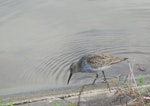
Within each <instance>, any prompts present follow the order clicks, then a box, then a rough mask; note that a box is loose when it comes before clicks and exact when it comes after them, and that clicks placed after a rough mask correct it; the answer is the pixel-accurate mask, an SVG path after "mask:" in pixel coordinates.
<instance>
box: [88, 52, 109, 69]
mask: <svg viewBox="0 0 150 106" xmlns="http://www.w3.org/2000/svg"><path fill="white" fill-rule="evenodd" d="M110 60H111V59H110V58H109V57H106V56H104V55H103V54H101V55H88V56H87V58H86V62H87V64H88V65H90V66H91V67H93V68H99V67H103V66H105V65H107V64H108V65H109V62H108V61H110Z"/></svg>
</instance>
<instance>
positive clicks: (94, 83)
mask: <svg viewBox="0 0 150 106" xmlns="http://www.w3.org/2000/svg"><path fill="white" fill-rule="evenodd" d="M97 78H98V73H96V77H95V79H94V81H93V83H92V85H94V84H95V81H96V80H97Z"/></svg>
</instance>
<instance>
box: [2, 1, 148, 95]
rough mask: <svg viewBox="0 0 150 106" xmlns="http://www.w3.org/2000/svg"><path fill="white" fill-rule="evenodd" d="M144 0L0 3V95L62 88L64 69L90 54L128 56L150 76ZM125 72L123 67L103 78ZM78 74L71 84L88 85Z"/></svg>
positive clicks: (90, 76) (89, 77) (86, 77)
mask: <svg viewBox="0 0 150 106" xmlns="http://www.w3.org/2000/svg"><path fill="white" fill-rule="evenodd" d="M149 34H150V1H148V0H142V1H141V0H126V1H124V0H113V1H112V0H105V1H104V0H99V1H98V0H82V1H81V0H75V1H70V0H45V1H43V0H26V1H25V0H0V95H6V94H14V93H18V92H28V91H33V90H39V89H47V88H58V87H65V86H67V85H66V83H67V78H68V75H69V70H68V69H69V65H70V64H71V63H72V62H74V61H77V60H78V59H80V58H81V57H82V56H83V55H85V54H89V53H107V54H111V55H115V56H121V57H128V58H129V60H131V62H132V63H134V64H140V65H141V66H142V67H144V68H145V69H146V72H140V71H138V70H135V74H136V75H137V76H138V75H141V74H144V75H148V74H150V71H149V69H150V66H149V62H150V46H149V44H150V36H149ZM121 73H125V74H126V73H129V68H128V64H127V62H123V63H120V64H117V65H114V66H113V67H111V68H110V69H109V70H107V72H106V75H107V76H109V75H118V74H121ZM94 77H95V74H85V73H77V74H75V75H74V76H73V77H72V79H71V81H70V85H69V86H71V85H79V84H83V83H84V84H85V83H90V82H91V81H93V78H94Z"/></svg>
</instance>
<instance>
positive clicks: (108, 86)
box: [102, 71, 111, 92]
mask: <svg viewBox="0 0 150 106" xmlns="http://www.w3.org/2000/svg"><path fill="white" fill-rule="evenodd" d="M102 73H103V76H104V82H106V84H107V88H109V91H110V92H111V90H110V85H109V82H108V81H107V80H106V76H105V72H104V71H102Z"/></svg>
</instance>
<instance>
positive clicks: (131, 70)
mask: <svg viewBox="0 0 150 106" xmlns="http://www.w3.org/2000/svg"><path fill="white" fill-rule="evenodd" d="M129 68H130V72H131V76H132V78H133V81H134V84H135V86H136V89H137V91H138V94H139V96H140V99H141V101H142V104H143V106H145V104H144V100H143V98H142V95H141V93H140V91H139V89H138V86H137V83H136V80H135V77H134V74H133V69H132V68H131V64H130V63H129Z"/></svg>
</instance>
